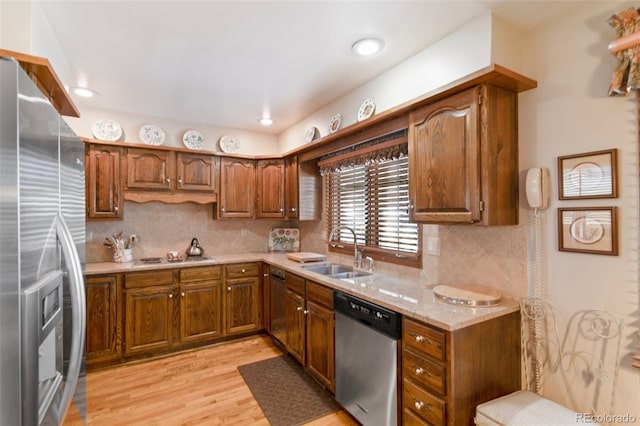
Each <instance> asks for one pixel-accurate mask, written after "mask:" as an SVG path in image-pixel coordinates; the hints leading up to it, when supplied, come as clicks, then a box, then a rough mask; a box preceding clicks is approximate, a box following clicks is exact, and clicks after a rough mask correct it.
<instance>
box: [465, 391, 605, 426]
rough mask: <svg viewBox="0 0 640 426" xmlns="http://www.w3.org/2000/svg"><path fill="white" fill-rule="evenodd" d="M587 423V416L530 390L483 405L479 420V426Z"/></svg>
mask: <svg viewBox="0 0 640 426" xmlns="http://www.w3.org/2000/svg"><path fill="white" fill-rule="evenodd" d="M585 421H586V419H585V417H584V415H583V414H578V413H576V412H574V411H571V410H569V409H568V408H566V407H563V406H562V405H560V404H557V403H555V402H553V401H551V400H549V399H546V398H543V397H541V396H540V395H538V394H535V393H533V392H529V391H517V392H514V393H512V394H509V395H506V396H503V397H501V398H498V399H494V400H492V401H489V402H485V403H484V404H480V405H478V407H477V408H476V418H475V424H476V425H478V426H498V425H499V426H542V425H544V426H563V425H575V424H581V425H584V424H585ZM589 424H598V423H591V422H589Z"/></svg>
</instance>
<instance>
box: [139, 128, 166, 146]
mask: <svg viewBox="0 0 640 426" xmlns="http://www.w3.org/2000/svg"><path fill="white" fill-rule="evenodd" d="M138 136H140V140H141V141H142V142H144V143H146V144H147V145H162V144H163V143H164V139H165V137H166V136H165V134H164V130H162V129H161V128H160V127H158V126H156V125H155V124H145V125H144V126H142V127H141V128H140V131H139V132H138Z"/></svg>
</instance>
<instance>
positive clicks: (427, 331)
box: [402, 319, 446, 361]
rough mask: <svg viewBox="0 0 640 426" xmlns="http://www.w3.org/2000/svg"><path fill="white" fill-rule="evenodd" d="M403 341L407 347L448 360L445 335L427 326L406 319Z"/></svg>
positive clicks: (403, 328)
mask: <svg viewBox="0 0 640 426" xmlns="http://www.w3.org/2000/svg"><path fill="white" fill-rule="evenodd" d="M402 341H403V342H404V345H405V346H406V347H409V348H411V349H414V350H415V351H417V352H418V353H421V352H422V353H425V354H427V355H431V356H432V357H434V358H436V359H439V360H442V361H444V360H445V359H446V350H445V333H444V332H443V331H440V330H438V329H435V328H433V327H430V326H428V325H425V324H421V323H418V322H415V321H411V320H408V319H405V320H404V321H403V323H402Z"/></svg>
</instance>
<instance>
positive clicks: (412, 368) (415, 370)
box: [402, 312, 521, 425]
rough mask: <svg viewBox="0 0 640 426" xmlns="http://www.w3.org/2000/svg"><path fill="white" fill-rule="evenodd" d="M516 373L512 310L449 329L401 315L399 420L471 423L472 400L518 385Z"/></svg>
mask: <svg viewBox="0 0 640 426" xmlns="http://www.w3.org/2000/svg"><path fill="white" fill-rule="evenodd" d="M520 379H521V377H520V316H519V313H518V312H513V313H511V314H508V315H503V316H500V317H497V318H492V319H489V320H487V321H484V322H481V323H478V324H474V325H471V326H469V327H464V328H461V329H458V330H454V331H445V330H441V329H439V328H437V327H434V326H431V325H428V324H424V323H421V322H418V321H414V320H412V319H408V318H406V317H405V318H404V319H403V322H402V416H403V424H405V425H469V424H473V417H474V414H475V407H476V406H477V405H478V404H481V403H483V402H486V401H489V400H491V399H494V398H497V397H499V396H502V395H506V394H508V393H511V392H514V391H516V390H519V389H520Z"/></svg>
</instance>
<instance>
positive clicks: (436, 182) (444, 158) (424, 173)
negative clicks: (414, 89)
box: [409, 84, 518, 225]
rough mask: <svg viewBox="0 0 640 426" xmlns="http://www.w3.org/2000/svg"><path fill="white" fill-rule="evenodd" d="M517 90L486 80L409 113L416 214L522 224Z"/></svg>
mask: <svg viewBox="0 0 640 426" xmlns="http://www.w3.org/2000/svg"><path fill="white" fill-rule="evenodd" d="M517 106H518V105H517V94H516V93H514V92H512V91H510V90H506V89H503V88H499V87H496V86H492V85H489V84H481V85H478V86H475V87H473V88H470V89H467V90H465V91H462V92H459V93H456V94H453V95H451V96H449V97H447V98H444V99H441V100H438V101H436V102H433V103H430V104H427V105H425V106H423V107H421V108H419V109H416V110H415V111H412V112H411V113H410V115H409V194H410V198H411V206H412V208H411V217H412V220H414V221H417V222H426V223H474V224H481V225H515V224H517V223H518V133H517Z"/></svg>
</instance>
